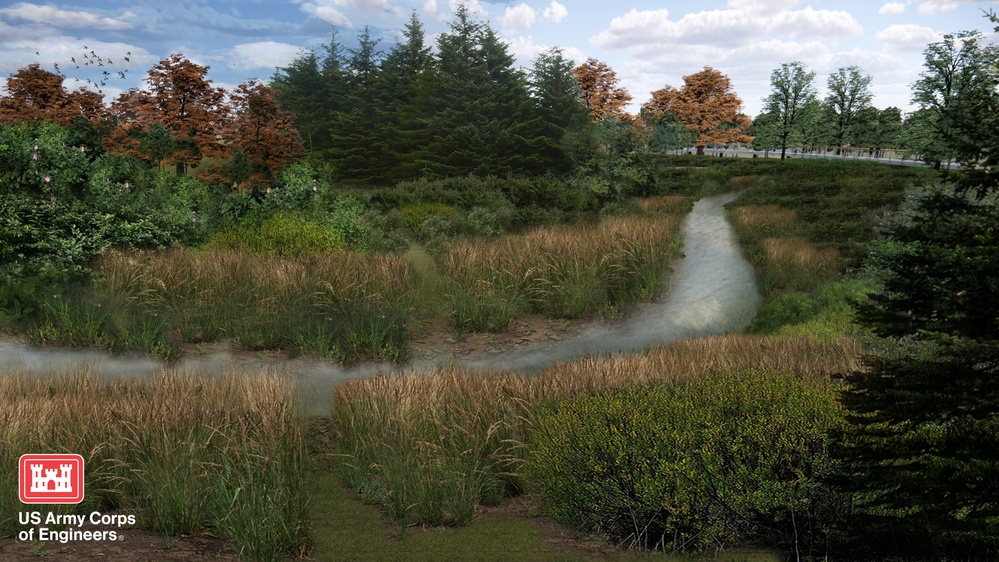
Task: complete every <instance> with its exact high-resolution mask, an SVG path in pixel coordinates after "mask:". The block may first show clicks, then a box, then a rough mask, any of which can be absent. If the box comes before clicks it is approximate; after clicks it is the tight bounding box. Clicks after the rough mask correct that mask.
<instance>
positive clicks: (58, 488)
mask: <svg viewBox="0 0 999 562" xmlns="http://www.w3.org/2000/svg"><path fill="white" fill-rule="evenodd" d="M72 471H73V465H71V464H60V465H59V470H53V469H51V468H46V469H45V474H42V465H40V464H33V465H31V491H32V492H53V491H55V492H70V493H72V491H73V484H72V481H71V480H70V473H71V472H72ZM60 473H61V475H59V476H56V475H57V474H60ZM49 483H54V484H55V488H54V489H51V490H50V489H49Z"/></svg>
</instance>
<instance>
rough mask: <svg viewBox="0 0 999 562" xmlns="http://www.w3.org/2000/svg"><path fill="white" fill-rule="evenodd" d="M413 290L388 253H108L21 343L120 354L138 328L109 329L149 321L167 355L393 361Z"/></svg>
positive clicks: (401, 262) (403, 268) (410, 278)
mask: <svg viewBox="0 0 999 562" xmlns="http://www.w3.org/2000/svg"><path fill="white" fill-rule="evenodd" d="M413 287H414V274H413V271H412V269H411V267H410V266H409V264H408V262H407V261H406V260H405V259H403V258H402V257H400V256H395V255H387V254H372V255H362V254H357V253H353V252H343V253H339V254H335V255H316V256H313V257H311V258H309V259H299V260H288V259H281V258H277V257H268V256H260V255H254V254H249V253H237V252H229V251H224V250H186V249H177V250H170V251H167V252H157V253H135V252H129V253H123V252H109V253H107V254H105V255H103V256H102V257H101V258H100V260H99V261H98V263H97V264H96V267H95V274H94V280H93V285H92V288H91V291H90V292H89V293H87V292H84V293H77V294H73V295H69V296H59V295H57V296H56V297H55V298H54V299H53V300H52V302H50V303H49V304H47V307H48V310H49V311H50V313H49V314H45V315H43V317H42V320H41V321H40V322H39V323H38V324H37V325H36V327H35V328H34V329H32V330H30V331H29V335H30V336H32V338H33V339H34V341H35V343H56V344H60V343H61V344H70V345H92V346H96V347H105V348H111V349H113V350H116V351H117V350H118V348H126V349H128V348H129V347H128V346H127V345H126V344H127V343H128V339H127V338H132V339H135V337H136V330H137V328H135V327H132V328H130V329H128V328H126V329H121V330H117V331H115V330H114V329H113V326H115V325H119V324H121V322H120V320H119V319H120V318H137V319H140V320H141V322H138V323H133V324H131V326H139V327H142V326H143V325H144V324H142V322H145V323H146V324H150V323H151V324H152V326H153V327H155V328H156V330H158V331H156V335H157V336H158V338H159V339H158V340H157V341H159V342H164V341H165V342H167V343H165V344H162V345H164V346H167V345H172V346H173V349H176V345H177V343H178V342H201V341H215V340H218V339H221V338H233V339H234V340H235V341H236V342H237V343H238V344H239V345H240V346H241V347H242V348H244V349H249V350H259V349H290V350H292V351H293V352H297V353H307V354H311V355H317V356H321V357H327V358H330V359H334V360H339V361H351V360H356V359H357V358H364V357H375V358H380V359H388V360H396V359H399V358H400V357H401V356H402V355H403V353H404V350H405V345H406V339H407V330H408V326H407V322H408V317H409V312H408V308H407V307H409V305H410V302H411V299H410V295H411V293H412V291H413ZM67 301H70V302H69V304H66V302H67ZM64 310H71V311H78V312H75V313H74V314H72V315H71V314H69V313H67V312H64ZM98 311H100V312H98ZM146 329H147V331H148V330H151V329H152V328H146ZM123 340H124V341H123ZM139 343H141V340H140V341H139ZM131 349H137V350H138V351H145V352H148V351H149V346H145V347H144V346H141V345H137V346H135V347H132V348H131Z"/></svg>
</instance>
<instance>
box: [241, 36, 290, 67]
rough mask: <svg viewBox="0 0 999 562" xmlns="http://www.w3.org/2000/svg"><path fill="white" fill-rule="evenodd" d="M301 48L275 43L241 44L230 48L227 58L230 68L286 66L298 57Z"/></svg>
mask: <svg viewBox="0 0 999 562" xmlns="http://www.w3.org/2000/svg"><path fill="white" fill-rule="evenodd" d="M300 50H301V47H300V46H298V45H289V44H288V43H277V42H275V41H260V42H256V43H241V44H239V45H236V46H235V47H233V48H232V51H231V52H230V56H229V61H230V62H229V66H230V67H231V68H239V69H252V68H269V69H274V68H277V67H280V66H287V65H288V63H290V62H291V61H292V60H294V59H295V57H296V56H298V53H299V51H300Z"/></svg>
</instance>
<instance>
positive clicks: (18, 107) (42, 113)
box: [0, 63, 106, 126]
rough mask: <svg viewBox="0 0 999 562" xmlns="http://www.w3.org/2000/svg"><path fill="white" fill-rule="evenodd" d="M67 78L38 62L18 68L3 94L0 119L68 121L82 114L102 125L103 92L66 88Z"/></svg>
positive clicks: (95, 123)
mask: <svg viewBox="0 0 999 562" xmlns="http://www.w3.org/2000/svg"><path fill="white" fill-rule="evenodd" d="M64 80H65V77H64V76H61V75H59V74H54V73H52V72H49V71H47V70H43V69H42V68H41V67H40V66H39V65H38V64H37V63H36V64H30V65H28V66H27V67H26V68H22V69H20V70H18V71H17V72H16V73H14V74H12V75H11V76H10V78H8V79H7V93H6V95H4V96H3V97H0V121H9V122H19V121H33V120H38V121H53V122H56V123H63V124H69V123H72V122H74V121H75V120H76V119H77V118H79V117H83V118H85V119H87V120H88V121H90V122H91V123H92V124H93V125H95V126H96V125H99V124H100V122H101V120H102V119H103V118H104V117H105V113H106V108H105V107H104V100H103V98H102V97H101V95H100V94H98V93H97V92H91V91H89V90H84V89H82V88H81V89H79V90H76V91H74V92H70V91H67V90H66V87H65V86H63V81H64Z"/></svg>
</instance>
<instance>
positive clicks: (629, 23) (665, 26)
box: [590, 8, 675, 49]
mask: <svg viewBox="0 0 999 562" xmlns="http://www.w3.org/2000/svg"><path fill="white" fill-rule="evenodd" d="M673 28H675V24H673V23H672V22H670V21H669V10H665V9H664V10H642V11H638V10H636V9H634V8H633V9H631V10H630V11H628V13H626V14H624V15H623V16H617V17H615V18H614V19H612V20H611V22H610V27H608V28H607V29H606V30H604V31H601V32H600V33H599V34H598V35H596V36H594V37H592V38H591V39H590V43H592V44H593V45H595V46H597V47H602V48H605V49H623V48H627V47H632V46H635V45H639V44H643V43H650V42H653V41H655V40H660V39H667V38H669V37H670V36H671V35H672V33H671V30H672V29H673Z"/></svg>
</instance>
